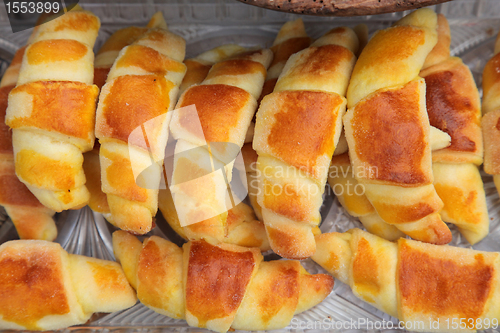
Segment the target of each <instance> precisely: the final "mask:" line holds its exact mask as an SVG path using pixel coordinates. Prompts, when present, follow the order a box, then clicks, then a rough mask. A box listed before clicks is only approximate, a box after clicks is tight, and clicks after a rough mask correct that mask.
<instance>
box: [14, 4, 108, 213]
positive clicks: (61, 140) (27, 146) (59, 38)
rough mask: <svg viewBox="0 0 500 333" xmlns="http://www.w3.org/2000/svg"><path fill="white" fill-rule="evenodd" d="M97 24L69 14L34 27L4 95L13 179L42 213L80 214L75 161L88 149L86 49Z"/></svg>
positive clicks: (85, 195) (91, 101) (88, 16)
mask: <svg viewBox="0 0 500 333" xmlns="http://www.w3.org/2000/svg"><path fill="white" fill-rule="evenodd" d="M99 26H100V22H99V19H98V18H97V17H96V16H95V15H93V14H92V13H90V12H87V11H77V10H72V11H70V12H68V13H66V14H65V15H62V16H60V17H58V18H56V19H54V20H51V21H49V22H47V23H45V24H43V25H41V26H39V28H38V29H37V30H35V32H34V36H33V38H32V43H31V44H30V45H28V46H27V48H26V52H25V55H24V57H23V61H22V65H21V69H20V72H19V79H18V82H17V86H16V88H14V89H13V90H12V91H11V92H10V94H9V101H8V107H7V113H6V118H5V121H6V124H7V125H8V126H10V127H11V128H12V141H13V147H14V155H15V166H16V174H17V176H18V177H19V179H20V180H21V182H23V183H24V184H26V186H27V187H28V188H29V190H30V191H31V192H32V193H33V194H34V195H35V196H36V197H37V198H38V200H40V202H41V203H42V204H43V205H45V206H46V207H48V208H50V209H52V210H54V211H57V212H60V211H62V210H65V209H77V208H81V207H83V206H85V205H86V204H87V202H88V200H89V192H88V190H87V188H86V187H85V175H84V173H83V169H82V162H83V157H82V153H83V152H85V151H88V150H90V149H92V146H93V145H94V120H95V101H96V98H97V94H98V92H99V89H98V88H97V87H96V86H93V85H92V82H93V74H94V68H93V65H94V53H93V51H92V47H93V45H94V42H95V39H96V37H97V31H98V30H99Z"/></svg>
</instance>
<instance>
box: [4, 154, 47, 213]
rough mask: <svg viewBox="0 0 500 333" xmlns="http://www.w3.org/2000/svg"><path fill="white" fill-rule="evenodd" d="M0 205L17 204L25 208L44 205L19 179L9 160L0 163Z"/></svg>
mask: <svg viewBox="0 0 500 333" xmlns="http://www.w3.org/2000/svg"><path fill="white" fill-rule="evenodd" d="M0 205H18V206H23V207H26V209H28V207H34V208H43V207H44V206H43V205H42V204H41V203H40V202H39V201H38V199H37V198H35V196H34V195H33V194H32V193H31V192H30V191H29V190H28V188H27V187H26V185H24V184H23V183H21V182H20V181H19V178H17V176H16V174H15V173H14V163H13V162H11V161H9V162H3V163H0Z"/></svg>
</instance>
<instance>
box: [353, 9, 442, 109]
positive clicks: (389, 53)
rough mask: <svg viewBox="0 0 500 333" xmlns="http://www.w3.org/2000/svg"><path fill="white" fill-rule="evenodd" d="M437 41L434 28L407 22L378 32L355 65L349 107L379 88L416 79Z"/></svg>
mask: <svg viewBox="0 0 500 333" xmlns="http://www.w3.org/2000/svg"><path fill="white" fill-rule="evenodd" d="M434 19H435V14H434ZM436 42H437V34H436V32H435V30H431V29H427V28H417V27H413V26H407V25H406V26H396V27H391V28H388V29H386V30H381V31H378V32H377V33H376V34H375V35H374V36H373V37H372V39H371V40H370V42H369V43H368V44H367V45H366V46H365V48H364V49H363V52H361V55H360V56H359V59H358V61H357V62H356V65H355V66H354V70H353V73H352V78H351V82H350V83H349V89H348V91H347V101H348V108H352V107H353V106H355V105H356V104H357V103H358V102H359V101H360V100H361V99H363V98H365V97H366V96H368V95H369V94H371V93H373V92H375V91H377V90H379V89H383V88H388V87H393V86H396V85H399V84H405V83H407V82H408V81H410V80H413V79H415V78H416V77H417V76H418V73H419V72H420V69H421V67H422V65H423V64H424V61H425V58H426V57H427V54H428V53H429V52H430V51H431V50H432V48H433V47H434V46H435V44H436Z"/></svg>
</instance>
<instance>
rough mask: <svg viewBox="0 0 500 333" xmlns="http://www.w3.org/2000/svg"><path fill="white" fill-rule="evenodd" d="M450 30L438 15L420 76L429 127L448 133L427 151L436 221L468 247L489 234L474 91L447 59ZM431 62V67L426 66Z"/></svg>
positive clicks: (463, 68)
mask: <svg viewBox="0 0 500 333" xmlns="http://www.w3.org/2000/svg"><path fill="white" fill-rule="evenodd" d="M449 46H450V29H449V26H448V22H447V20H446V18H445V17H444V16H443V15H438V43H437V44H436V46H435V47H434V49H433V50H432V51H431V53H430V54H429V55H428V56H427V58H428V60H426V64H425V65H430V66H428V67H427V68H425V69H424V70H422V71H421V72H420V76H421V77H423V78H424V79H425V83H426V104H427V113H428V114H429V122H430V124H431V126H435V127H437V128H438V129H440V130H442V131H444V132H446V133H448V134H449V135H450V137H451V144H450V145H449V146H448V147H446V148H444V149H440V150H436V151H433V152H432V160H433V175H434V187H435V189H436V192H437V194H438V195H439V197H440V198H441V200H442V201H443V203H444V207H443V209H442V210H441V213H440V214H441V218H442V219H443V221H445V222H450V223H453V224H456V225H457V227H458V229H459V230H460V232H461V233H462V234H463V236H464V237H465V238H466V239H467V240H468V241H469V243H470V244H475V243H477V242H478V241H480V240H481V239H483V238H484V237H485V236H486V235H487V234H488V231H489V217H488V209H487V207H486V198H485V193H484V189H483V181H482V180H481V176H480V174H479V170H478V168H477V165H480V164H481V163H482V162H483V137H482V131H481V109H480V101H479V92H478V90H477V87H476V84H475V82H474V78H473V77H472V73H471V72H470V70H469V68H468V67H467V65H465V64H464V63H463V62H462V60H461V59H459V58H455V57H451V58H450V57H449V53H450V52H449ZM431 64H432V65H431Z"/></svg>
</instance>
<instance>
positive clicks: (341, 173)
mask: <svg viewBox="0 0 500 333" xmlns="http://www.w3.org/2000/svg"><path fill="white" fill-rule="evenodd" d="M341 140H342V136H341V139H340V140H339V144H340V142H341ZM344 140H345V136H344ZM430 141H431V148H432V150H433V151H434V150H437V149H442V148H444V147H446V146H449V145H450V141H451V138H450V136H449V135H448V134H446V133H444V132H442V131H440V130H438V129H436V128H435V127H432V126H431V135H430ZM345 144H346V146H347V142H346V143H345ZM338 148H339V146H337V149H335V153H334V156H333V158H332V162H331V164H330V170H329V173H328V183H329V184H330V187H331V189H332V191H333V193H334V194H335V196H336V197H337V198H338V199H339V202H340V204H341V205H342V207H344V209H345V210H346V211H347V212H348V213H349V215H351V216H354V217H358V218H359V221H360V222H361V223H362V224H363V226H364V227H365V228H366V230H368V231H369V232H371V233H372V234H375V235H377V236H379V237H382V238H384V239H387V240H391V241H392V240H396V239H398V238H400V237H403V236H404V234H403V233H402V232H401V231H399V230H398V229H397V228H396V227H395V226H393V225H390V224H388V223H386V222H385V221H384V220H382V218H380V216H379V215H378V214H377V212H376V211H375V209H374V208H373V206H372V204H371V203H370V201H369V200H368V198H367V197H366V195H365V189H364V187H363V186H362V185H361V184H359V183H358V181H357V180H356V176H355V173H356V172H357V171H361V172H363V170H356V169H354V167H353V166H352V164H351V161H350V159H349V154H348V153H342V154H337V150H338ZM341 148H342V147H341ZM345 150H346V151H347V148H345Z"/></svg>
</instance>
